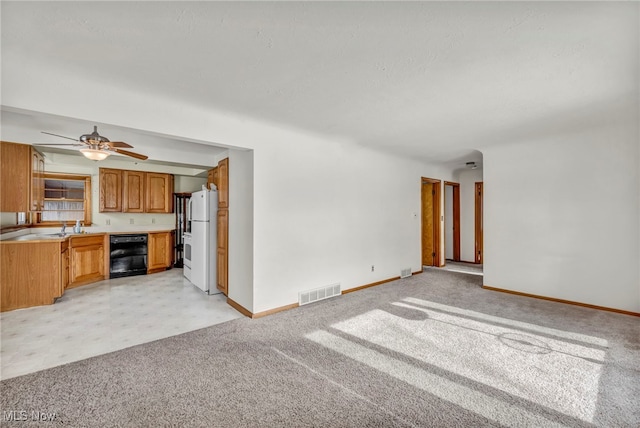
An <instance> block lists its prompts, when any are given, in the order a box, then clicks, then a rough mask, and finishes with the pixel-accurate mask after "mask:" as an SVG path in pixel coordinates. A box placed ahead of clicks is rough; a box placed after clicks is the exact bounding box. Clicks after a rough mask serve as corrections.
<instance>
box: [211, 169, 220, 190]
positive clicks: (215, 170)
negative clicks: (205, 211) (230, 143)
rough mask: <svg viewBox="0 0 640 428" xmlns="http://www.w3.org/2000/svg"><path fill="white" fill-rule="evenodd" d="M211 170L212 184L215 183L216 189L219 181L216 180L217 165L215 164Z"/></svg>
mask: <svg viewBox="0 0 640 428" xmlns="http://www.w3.org/2000/svg"><path fill="white" fill-rule="evenodd" d="M211 171H213V174H212V175H213V184H215V185H216V189H217V188H218V186H219V184H220V181H219V180H218V167H217V166H216V167H215V168H213V169H212V170H211Z"/></svg>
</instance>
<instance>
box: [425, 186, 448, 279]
mask: <svg viewBox="0 0 640 428" xmlns="http://www.w3.org/2000/svg"><path fill="white" fill-rule="evenodd" d="M427 184H429V185H433V184H437V186H432V188H433V191H434V193H433V200H434V203H433V219H434V221H433V237H434V241H435V242H434V246H433V253H435V256H434V259H435V260H434V266H435V267H442V266H443V265H442V259H441V257H440V229H441V214H440V203H441V197H440V195H441V190H440V189H441V187H442V180H437V179H435V178H428V177H421V179H420V263H422V264H423V262H424V246H423V245H422V237H423V236H424V227H425V225H424V212H423V206H424V186H425V185H427Z"/></svg>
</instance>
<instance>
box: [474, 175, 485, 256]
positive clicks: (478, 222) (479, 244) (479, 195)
mask: <svg viewBox="0 0 640 428" xmlns="http://www.w3.org/2000/svg"><path fill="white" fill-rule="evenodd" d="M483 187H484V186H483V182H482V181H476V183H475V187H474V193H475V198H474V199H475V219H474V220H475V239H474V241H475V255H474V261H475V262H476V263H478V264H481V263H482V260H483V258H484V250H483V245H484V243H483V240H484V236H483V230H482V223H483V221H482V215H483V209H482V205H483V204H482V199H483V197H484V189H483Z"/></svg>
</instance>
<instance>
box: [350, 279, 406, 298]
mask: <svg viewBox="0 0 640 428" xmlns="http://www.w3.org/2000/svg"><path fill="white" fill-rule="evenodd" d="M396 279H400V277H399V276H394V277H393V278H389V279H383V280H382V281H376V282H372V283H371V284H365V285H361V286H359V287H354V288H349V289H348V290H342V294H347V293H353V292H354V291H359V290H364V289H365V288H369V287H375V286H376V285H380V284H385V283H387V282H391V281H395V280H396Z"/></svg>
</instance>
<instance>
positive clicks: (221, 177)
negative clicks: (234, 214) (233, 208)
mask: <svg viewBox="0 0 640 428" xmlns="http://www.w3.org/2000/svg"><path fill="white" fill-rule="evenodd" d="M220 208H229V158H226V159H222V160H221V161H220V162H218V209H220Z"/></svg>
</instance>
